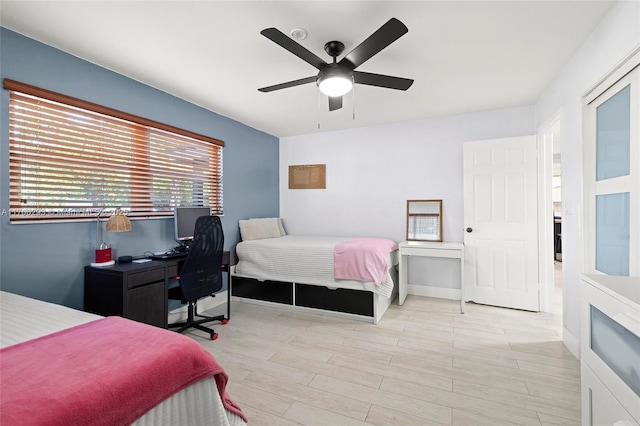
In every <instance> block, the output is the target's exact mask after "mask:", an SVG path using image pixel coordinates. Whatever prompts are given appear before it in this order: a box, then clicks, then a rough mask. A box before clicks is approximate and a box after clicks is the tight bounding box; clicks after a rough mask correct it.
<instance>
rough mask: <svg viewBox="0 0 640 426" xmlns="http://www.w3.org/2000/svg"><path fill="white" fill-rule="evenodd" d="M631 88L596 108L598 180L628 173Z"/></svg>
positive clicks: (623, 90) (625, 89)
mask: <svg viewBox="0 0 640 426" xmlns="http://www.w3.org/2000/svg"><path fill="white" fill-rule="evenodd" d="M630 94H631V89H630V86H626V87H625V88H624V89H622V90H621V91H619V92H618V93H616V94H615V95H613V96H612V97H611V98H610V99H609V100H608V101H606V102H605V103H603V104H602V105H600V106H599V107H598V108H597V111H596V115H597V119H596V180H604V179H611V178H614V177H618V176H626V175H628V174H629V147H630V143H629V141H630V137H631V112H630Z"/></svg>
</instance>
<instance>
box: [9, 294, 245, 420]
mask: <svg viewBox="0 0 640 426" xmlns="http://www.w3.org/2000/svg"><path fill="white" fill-rule="evenodd" d="M98 318H101V317H100V316H98V315H93V314H90V313H87V312H82V311H78V310H75V309H71V308H67V307H65V306H61V305H56V304H53V303H47V302H42V301H39V300H35V299H30V298H28V297H23V296H18V295H16V294H13V293H7V292H4V291H0V327H1V330H2V333H0V337H1V342H0V343H1V345H0V347H2V348H4V347H6V346H11V345H15V344H16V343H20V342H24V341H27V340H30V339H34V338H36V337H41V336H45V335H47V334H50V333H54V332H56V331H60V330H64V329H65V328H69V327H74V326H76V325H80V324H84V323H86V322H89V321H92V320H95V319H98ZM79 343H81V342H79ZM27 420H28V419H25V421H27ZM26 423H28V421H27V422H26ZM134 424H135V425H149V426H151V425H154V426H155V425H188V424H197V425H221V426H241V425H244V426H246V423H244V421H243V420H242V419H241V418H240V416H237V415H236V414H234V413H231V412H228V411H226V410H225V409H224V407H223V406H222V401H221V400H220V396H219V395H218V389H217V387H216V382H215V378H213V377H210V378H207V379H204V380H201V381H199V382H197V383H195V384H193V385H191V386H189V387H187V388H185V389H183V390H182V391H180V392H178V393H176V394H174V395H173V396H172V397H170V398H168V399H166V400H165V401H163V402H162V403H161V404H159V405H157V406H156V407H155V408H153V409H152V410H151V411H149V412H147V414H145V415H144V416H142V417H141V418H140V419H138V420H137V421H136V422H135V423H134Z"/></svg>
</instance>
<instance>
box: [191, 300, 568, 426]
mask: <svg viewBox="0 0 640 426" xmlns="http://www.w3.org/2000/svg"><path fill="white" fill-rule="evenodd" d="M556 293H559V294H558V296H559V297H561V293H562V289H561V288H557V291H556ZM561 306H562V305H561V303H560V304H559V307H560V309H558V310H557V312H555V313H553V314H549V313H532V312H524V311H518V310H511V309H502V308H495V307H491V306H483V305H477V304H473V303H468V304H467V312H466V313H465V314H460V313H459V304H458V302H457V301H453V300H444V299H435V298H427V297H420V296H409V297H408V298H407V300H406V302H405V304H404V305H403V306H398V305H397V301H396V302H395V303H394V304H393V305H392V306H391V307H390V308H389V310H388V311H387V313H386V314H385V316H384V317H383V319H382V321H381V322H380V323H379V324H378V325H373V324H368V323H363V322H359V321H353V320H345V319H339V318H333V317H328V316H322V315H315V314H307V313H300V312H292V311H287V310H282V309H277V308H273V307H265V306H258V305H253V304H247V303H236V302H233V303H232V315H231V321H230V322H229V323H228V324H227V325H224V326H221V325H218V326H217V327H216V331H217V332H218V333H219V335H220V337H219V339H218V340H216V341H207V340H205V339H204V338H203V337H202V334H199V332H198V331H194V332H192V334H191V335H192V336H193V337H194V338H195V339H196V340H197V341H198V342H201V343H202V344H203V345H204V346H205V347H206V348H207V349H208V350H209V351H210V352H211V353H212V354H213V355H214V356H215V357H216V359H217V360H218V361H219V362H220V364H221V365H223V366H224V368H225V369H226V371H227V372H228V374H229V376H230V382H229V385H228V390H229V393H230V395H231V396H232V397H233V398H234V399H235V400H236V401H237V402H238V403H239V404H240V405H241V407H242V408H243V410H244V412H245V413H246V415H247V416H248V418H249V421H250V426H258V425H300V424H302V425H322V426H324V425H385V426H386V425H454V426H458V425H491V426H496V425H536V426H540V425H545V426H546V425H579V424H580V366H579V362H578V361H577V360H576V359H575V358H574V357H573V355H572V354H571V353H570V352H569V351H568V350H567V349H566V348H565V347H564V345H563V344H562V336H561V333H562V312H561Z"/></svg>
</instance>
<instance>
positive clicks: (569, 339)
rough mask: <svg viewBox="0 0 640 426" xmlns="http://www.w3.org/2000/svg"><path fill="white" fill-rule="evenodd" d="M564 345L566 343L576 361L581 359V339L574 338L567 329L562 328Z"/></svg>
mask: <svg viewBox="0 0 640 426" xmlns="http://www.w3.org/2000/svg"><path fill="white" fill-rule="evenodd" d="M562 343H564V345H565V346H566V347H567V349H569V352H571V353H572V354H573V356H575V357H576V359H580V339H578V338H577V337H576V336H574V335H573V334H572V333H571V332H570V331H569V330H567V329H566V328H565V327H563V328H562Z"/></svg>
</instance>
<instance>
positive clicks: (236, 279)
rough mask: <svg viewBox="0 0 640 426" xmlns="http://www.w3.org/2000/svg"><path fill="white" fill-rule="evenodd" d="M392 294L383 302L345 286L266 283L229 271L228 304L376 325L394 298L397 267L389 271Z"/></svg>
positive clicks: (358, 289)
mask: <svg viewBox="0 0 640 426" xmlns="http://www.w3.org/2000/svg"><path fill="white" fill-rule="evenodd" d="M389 272H390V274H391V278H392V279H393V283H394V285H393V293H392V294H391V297H390V298H386V297H384V296H381V295H379V294H376V293H374V292H372V291H369V290H365V289H363V288H358V286H357V285H350V284H349V283H345V284H344V286H341V287H339V288H335V282H333V283H330V284H328V285H327V286H323V285H318V284H308V283H298V282H284V281H270V280H263V279H260V278H256V277H248V276H242V275H238V274H236V270H235V266H233V267H231V296H232V300H235V301H241V302H246V303H254V304H259V305H267V306H277V307H280V308H287V309H293V310H299V311H306V312H312V313H317V314H322V315H330V316H336V317H342V318H348V319H356V320H359V321H366V322H372V323H374V324H378V322H379V321H380V319H381V318H382V316H383V315H384V313H385V312H386V311H387V309H388V308H389V306H390V305H391V303H392V302H393V300H394V299H395V298H396V296H397V294H398V273H397V266H393V267H392V268H391V269H390V271H389Z"/></svg>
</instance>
